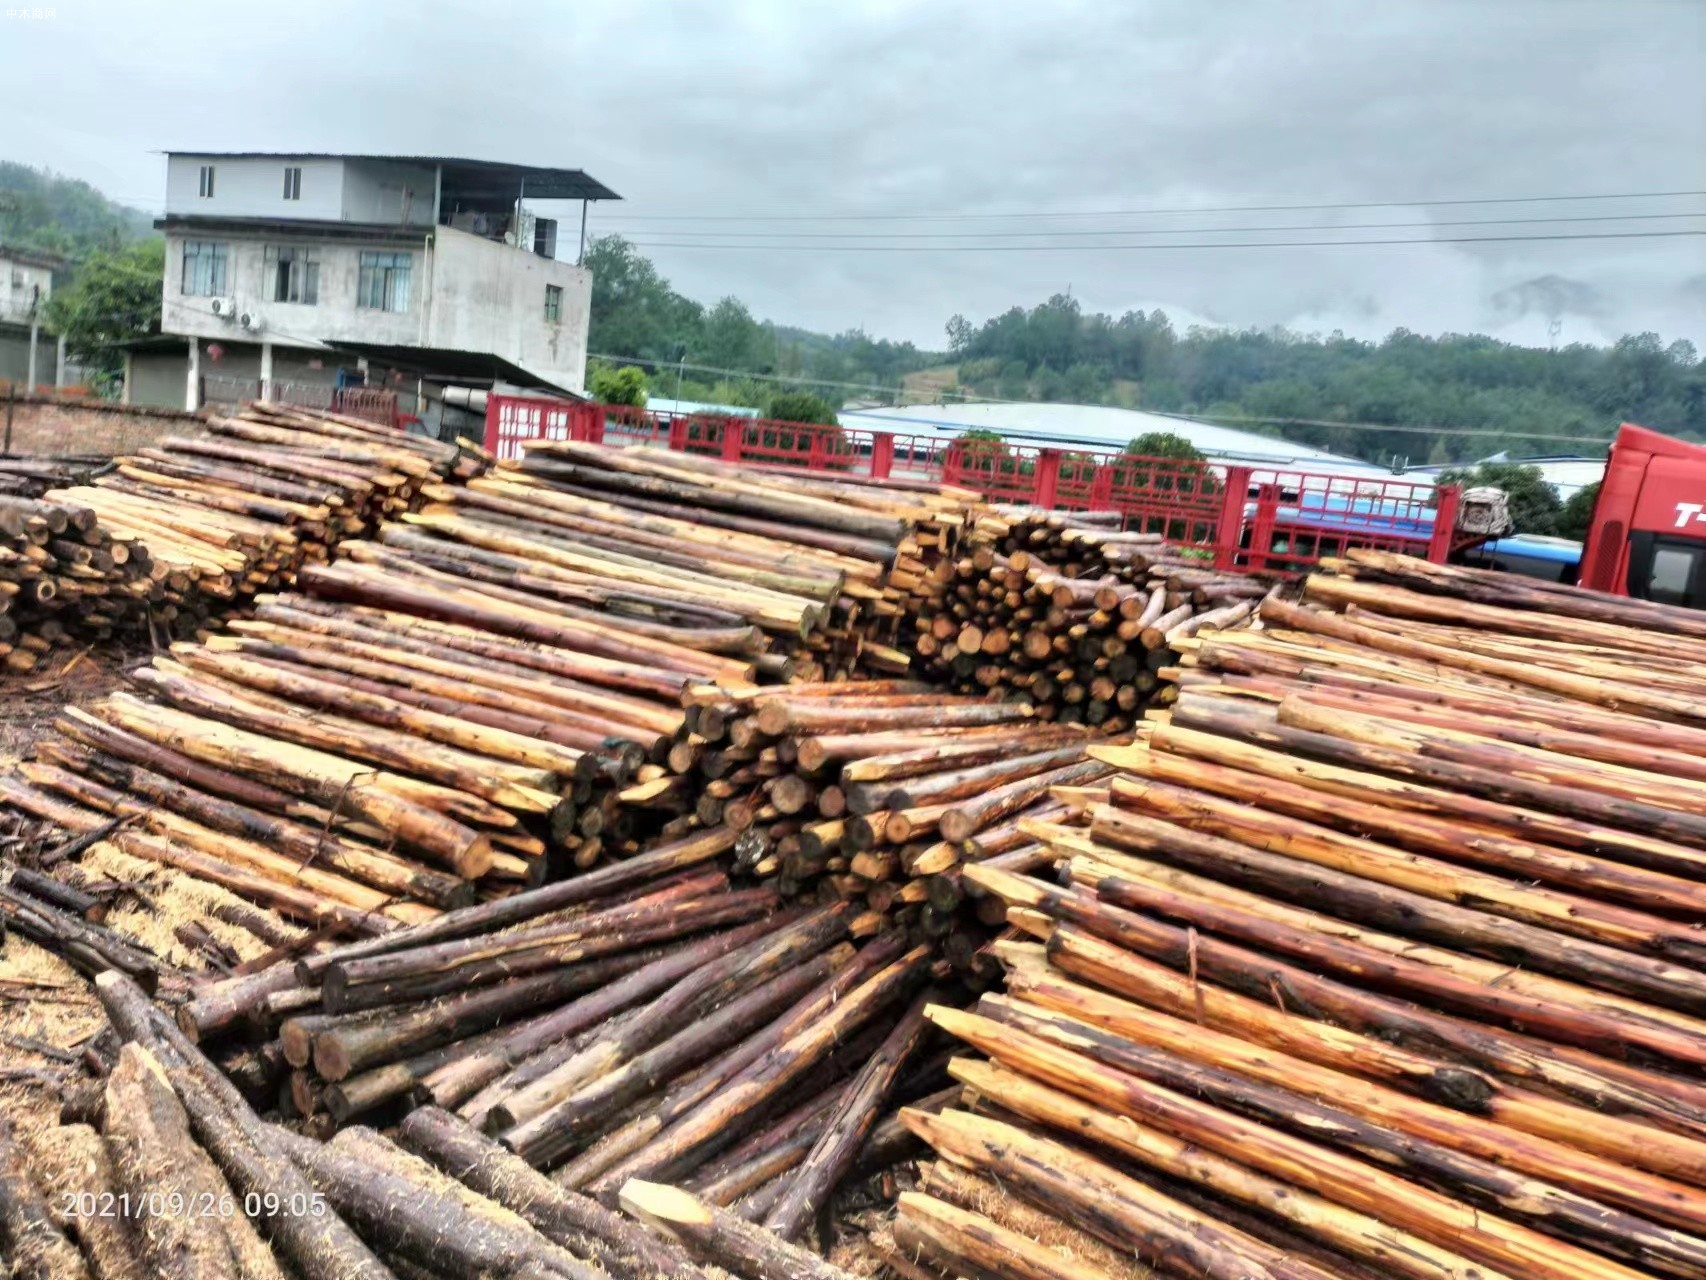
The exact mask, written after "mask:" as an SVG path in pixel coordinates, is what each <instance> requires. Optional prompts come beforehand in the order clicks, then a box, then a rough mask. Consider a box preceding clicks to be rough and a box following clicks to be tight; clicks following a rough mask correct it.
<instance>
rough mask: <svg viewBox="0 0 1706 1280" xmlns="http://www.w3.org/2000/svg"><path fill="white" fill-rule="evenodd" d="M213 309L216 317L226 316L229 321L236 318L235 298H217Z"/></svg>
mask: <svg viewBox="0 0 1706 1280" xmlns="http://www.w3.org/2000/svg"><path fill="white" fill-rule="evenodd" d="M212 307H213V314H214V315H216V316H224V317H225V318H226V319H227V320H232V319H235V318H236V315H237V302H236V300H235V299H233V298H215V299H214V300H213V303H212Z"/></svg>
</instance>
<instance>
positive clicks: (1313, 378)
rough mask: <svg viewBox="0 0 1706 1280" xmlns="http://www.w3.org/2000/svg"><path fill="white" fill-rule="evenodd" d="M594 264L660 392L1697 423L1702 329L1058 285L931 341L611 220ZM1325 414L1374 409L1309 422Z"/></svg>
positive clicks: (1445, 434) (1396, 431) (599, 285)
mask: <svg viewBox="0 0 1706 1280" xmlns="http://www.w3.org/2000/svg"><path fill="white" fill-rule="evenodd" d="M588 263H589V265H591V266H592V268H593V314H592V350H593V351H595V352H603V353H606V354H608V355H613V356H619V357H640V358H643V359H645V360H648V361H652V362H654V363H653V365H652V366H651V368H650V372H651V384H652V392H653V394H654V395H666V396H667V395H673V394H674V392H675V388H676V383H677V379H676V365H677V362H685V365H686V370H685V373H684V375H683V376H682V378H681V387H682V395H683V396H684V397H685V398H688V399H709V400H717V401H723V402H728V403H737V404H750V405H755V406H760V407H762V406H763V405H764V404H766V403H767V397H768V396H769V395H770V394H771V393H772V391H773V388H774V384H771V383H766V382H763V381H759V380H751V379H742V378H740V377H739V376H738V375H736V374H733V373H728V372H715V371H712V369H714V370H743V371H748V372H751V373H761V374H773V375H786V376H794V377H805V378H812V379H824V380H827V381H828V382H832V383H851V384H860V385H859V386H842V387H836V386H822V387H818V388H814V389H816V390H818V391H819V392H820V393H821V394H823V395H824V396H825V397H826V398H829V399H831V400H834V401H836V402H837V403H840V402H842V401H846V400H851V399H861V398H885V393H884V391H874V390H870V389H869V388H870V387H871V386H875V387H878V388H883V389H885V390H886V397H894V396H898V395H899V394H901V389H902V386H903V384H904V386H905V387H906V388H907V390H908V393H909V394H910V395H911V397H912V398H913V399H938V398H952V397H954V396H955V395H964V396H970V397H980V398H992V399H1002V400H1052V401H1071V402H1074V403H1078V404H1118V405H1124V406H1126V407H1129V408H1143V409H1153V410H1159V411H1163V412H1173V413H1186V414H1192V415H1197V416H1201V417H1205V418H1212V419H1216V420H1222V421H1227V422H1230V423H1234V424H1236V425H1239V426H1243V427H1245V428H1247V429H1250V430H1255V431H1264V432H1267V433H1269V434H1273V435H1284V436H1286V437H1287V438H1289V439H1293V440H1298V441H1302V442H1304V443H1308V444H1314V445H1318V446H1321V447H1324V448H1330V449H1334V450H1337V451H1340V452H1344V453H1350V454H1355V455H1358V456H1361V457H1365V458H1369V459H1370V460H1378V461H1382V462H1392V461H1393V460H1394V459H1403V460H1408V461H1409V462H1410V463H1412V464H1416V463H1422V462H1436V463H1443V462H1459V461H1465V460H1471V459H1475V458H1484V457H1487V456H1489V455H1490V454H1494V453H1497V452H1499V451H1501V450H1506V451H1509V452H1510V453H1512V454H1520V455H1534V454H1560V453H1587V454H1592V453H1595V452H1597V451H1598V450H1597V448H1596V446H1595V445H1594V444H1592V443H1584V442H1590V441H1603V440H1606V439H1608V438H1609V437H1610V435H1611V434H1612V432H1613V431H1615V430H1616V427H1617V424H1618V422H1620V421H1623V420H1626V419H1627V420H1631V421H1636V422H1641V423H1644V424H1645V425H1647V426H1651V427H1656V428H1658V429H1660V430H1664V431H1670V432H1673V433H1676V434H1679V435H1686V436H1691V437H1695V438H1702V439H1706V363H1703V362H1702V360H1701V358H1700V354H1699V352H1697V351H1696V350H1695V348H1694V346H1693V344H1692V343H1689V342H1682V341H1677V342H1667V341H1666V340H1665V339H1664V338H1662V337H1661V336H1660V335H1658V334H1653V333H1643V334H1633V335H1630V336H1628V337H1625V338H1623V339H1621V340H1620V341H1619V342H1617V343H1616V344H1615V345H1613V346H1611V347H1592V346H1587V345H1582V344H1576V345H1572V346H1568V347H1562V348H1559V349H1557V350H1546V349H1542V348H1533V347H1521V346H1515V345H1513V344H1511V343H1507V342H1500V341H1497V340H1496V339H1493V338H1488V337H1481V336H1477V335H1463V334H1445V335H1442V336H1440V337H1425V336H1423V335H1421V334H1415V333H1410V332H1408V331H1407V330H1403V329H1400V330H1397V331H1395V332H1394V333H1392V334H1391V335H1389V336H1388V337H1387V338H1385V339H1384V340H1383V341H1380V342H1364V341H1359V340H1357V339H1353V338H1346V337H1344V336H1342V335H1339V334H1334V335H1331V336H1328V337H1319V336H1308V335H1303V334H1296V333H1289V332H1286V331H1284V330H1279V329H1271V330H1224V329H1203V328H1192V329H1190V330H1187V331H1186V332H1183V333H1180V332H1179V331H1177V330H1176V329H1175V328H1174V327H1173V325H1172V323H1171V322H1170V321H1169V320H1168V318H1167V316H1166V315H1165V314H1163V313H1162V312H1160V311H1152V312H1149V313H1147V314H1146V313H1144V312H1141V311H1131V312H1127V313H1126V314H1124V315H1122V316H1119V317H1113V316H1108V315H1103V314H1099V313H1097V314H1086V313H1085V312H1083V311H1082V310H1081V309H1080V307H1079V305H1078V303H1077V301H1076V300H1074V299H1072V298H1069V297H1064V296H1060V295H1057V296H1055V297H1053V298H1050V299H1049V300H1048V301H1047V302H1044V303H1042V304H1041V305H1039V306H1036V307H1033V308H1031V309H1029V310H1027V309H1025V308H1024V307H1014V308H1012V309H1011V310H1009V311H1007V312H1004V313H1003V314H1001V315H999V316H996V317H995V318H994V319H992V320H989V321H987V322H985V323H984V324H982V325H973V324H971V323H970V322H969V321H967V320H965V319H964V318H963V317H960V316H955V317H954V318H953V319H952V320H950V321H949V322H948V325H947V337H948V341H949V348H950V349H949V351H948V353H946V354H940V353H933V352H929V351H924V350H920V349H919V348H917V347H915V346H913V344H911V343H908V342H900V343H897V342H888V341H884V340H880V339H873V338H871V337H869V336H867V335H866V334H864V333H862V332H859V331H857V330H854V331H849V332H847V333H843V334H839V335H836V336H834V337H830V336H828V335H824V334H816V333H810V332H807V331H805V330H800V329H792V328H788V327H786V326H782V325H776V324H771V323H768V322H762V321H760V320H758V319H757V318H756V317H754V316H753V315H752V314H751V312H750V311H749V310H748V309H747V308H746V307H745V305H743V304H742V303H741V302H739V301H738V300H737V299H735V298H732V297H730V298H724V299H723V300H722V301H720V302H718V303H716V304H715V305H714V306H710V307H707V306H704V305H702V304H700V303H698V302H694V301H692V300H690V299H688V298H684V297H682V296H681V295H680V294H679V293H676V292H675V290H674V289H672V288H671V287H670V284H669V281H667V280H666V279H664V278H663V277H662V276H661V275H660V274H659V273H658V271H657V269H656V268H655V267H654V266H653V265H652V263H651V262H650V261H649V260H648V259H646V258H645V257H644V256H642V255H641V254H640V253H639V252H638V251H636V250H635V249H634V248H633V246H632V245H630V244H628V243H627V242H626V241H624V240H622V239H621V238H620V237H618V236H606V237H603V238H602V239H599V240H595V241H594V242H593V243H592V245H591V247H590V248H589V251H588ZM695 365H699V366H710V367H711V368H710V369H706V368H702V369H700V370H698V371H696V370H695V369H694V368H693V366H695ZM925 371H929V372H925ZM909 375H910V376H909ZM1321 422H1353V423H1368V424H1377V425H1375V426H1373V427H1354V428H1353V427H1340V426H1320V425H1310V424H1312V423H1321ZM1382 427H1384V428H1385V429H1382ZM1430 428H1431V430H1430ZM1440 428H1444V429H1445V430H1443V431H1442V430H1439V429H1440ZM1454 431H1462V432H1466V433H1472V434H1463V435H1456V434H1451V432H1454ZM1560 437H1561V438H1560Z"/></svg>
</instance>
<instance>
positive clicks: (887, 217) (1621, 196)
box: [621, 191, 1706, 222]
mask: <svg viewBox="0 0 1706 1280" xmlns="http://www.w3.org/2000/svg"><path fill="white" fill-rule="evenodd" d="M1703 195H1706V191H1620V192H1606V193H1603V194H1599V195H1579V196H1487V197H1483V198H1481V199H1476V200H1467V199H1454V200H1371V201H1361V202H1346V203H1340V204H1229V205H1197V206H1195V207H1189V208H1172V209H1083V210H1054V211H1041V210H1036V211H1026V212H1021V213H799V214H739V213H653V214H623V215H622V216H621V220H622V221H624V222H973V221H989V220H1005V219H1009V218H1127V217H1139V216H1143V215H1147V214H1163V213H1300V212H1306V211H1314V210H1326V209H1401V208H1406V207H1408V208H1447V207H1451V206H1454V205H1471V204H1560V203H1565V202H1568V201H1574V200H1675V199H1681V198H1684V197H1688V196H1703Z"/></svg>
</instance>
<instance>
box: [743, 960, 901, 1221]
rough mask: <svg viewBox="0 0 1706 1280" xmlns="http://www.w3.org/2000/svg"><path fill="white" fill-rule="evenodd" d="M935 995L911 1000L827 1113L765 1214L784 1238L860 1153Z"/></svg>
mask: <svg viewBox="0 0 1706 1280" xmlns="http://www.w3.org/2000/svg"><path fill="white" fill-rule="evenodd" d="M933 994H934V993H932V992H925V993H923V994H922V995H920V996H918V997H917V998H916V999H914V1000H913V1002H912V1005H911V1006H910V1007H909V1008H908V1009H907V1011H906V1012H905V1013H903V1014H902V1015H901V1016H900V1020H899V1021H898V1022H896V1023H895V1025H894V1029H893V1030H892V1031H890V1032H889V1035H888V1038H887V1039H885V1040H884V1041H883V1043H882V1044H881V1045H880V1046H878V1048H877V1051H876V1053H874V1054H872V1055H871V1060H870V1061H869V1062H867V1063H866V1064H865V1066H864V1068H863V1069H862V1070H861V1071H860V1072H859V1074H858V1075H857V1076H856V1077H855V1078H854V1080H853V1084H852V1087H851V1088H850V1089H849V1090H848V1092H847V1094H846V1095H845V1096H844V1097H843V1098H842V1100H841V1102H840V1103H839V1104H838V1105H837V1107H836V1109H835V1111H833V1112H832V1113H831V1114H830V1117H829V1120H828V1121H827V1123H826V1124H825V1125H824V1130H823V1135H822V1136H821V1137H820V1138H819V1139H818V1140H817V1145H816V1146H814V1147H813V1148H812V1149H811V1152H810V1153H809V1154H808V1155H807V1156H806V1159H805V1162H804V1163H803V1164H802V1165H801V1166H800V1168H799V1171H798V1172H797V1173H795V1174H794V1176H793V1178H792V1179H790V1180H789V1182H788V1189H787V1190H786V1191H785V1192H784V1193H783V1194H782V1198H781V1200H780V1201H779V1202H778V1203H777V1205H776V1207H775V1208H773V1209H772V1210H771V1211H770V1214H769V1216H768V1217H766V1218H765V1220H764V1226H765V1228H766V1229H767V1230H770V1231H774V1232H776V1234H778V1235H780V1236H782V1237H783V1238H784V1239H788V1240H792V1239H795V1238H796V1237H798V1236H799V1234H800V1233H801V1232H802V1231H804V1230H805V1229H806V1227H807V1226H809V1225H810V1224H811V1223H812V1222H813V1221H814V1220H815V1219H816V1218H817V1215H818V1213H819V1212H820V1211H821V1210H822V1209H823V1207H824V1206H825V1205H826V1204H828V1202H829V1197H830V1194H831V1193H832V1192H833V1191H834V1190H835V1187H836V1184H837V1183H839V1182H840V1181H841V1179H842V1176H843V1175H844V1174H846V1172H847V1171H848V1169H850V1168H851V1167H852V1165H853V1161H854V1160H855V1159H856V1158H857V1157H858V1155H859V1148H860V1147H861V1146H863V1145H864V1141H865V1136H866V1135H867V1134H868V1133H870V1131H871V1126H872V1125H874V1124H875V1123H876V1121H877V1112H878V1111H879V1110H880V1109H881V1108H882V1106H883V1104H884V1103H885V1102H886V1101H887V1099H888V1096H889V1091H890V1090H891V1089H893V1088H894V1084H895V1081H896V1079H897V1078H898V1077H899V1075H900V1072H901V1070H902V1069H903V1068H904V1067H905V1066H906V1063H907V1059H908V1058H910V1057H911V1056H912V1053H913V1051H914V1050H916V1049H917V1048H918V1045H919V1042H920V1041H921V1040H922V1039H923V1038H924V1034H925V1031H926V1028H927V1024H926V1022H925V1020H924V1009H925V1006H926V1005H928V1004H929V1003H930V1002H931V1000H932V998H933Z"/></svg>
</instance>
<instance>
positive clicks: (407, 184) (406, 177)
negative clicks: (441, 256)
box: [280, 160, 438, 227]
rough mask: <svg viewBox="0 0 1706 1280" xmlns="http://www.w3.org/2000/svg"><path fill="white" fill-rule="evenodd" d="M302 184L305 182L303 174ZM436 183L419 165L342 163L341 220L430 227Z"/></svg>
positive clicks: (434, 173) (431, 171)
mask: <svg viewBox="0 0 1706 1280" xmlns="http://www.w3.org/2000/svg"><path fill="white" fill-rule="evenodd" d="M280 181H281V182H282V181H283V179H282V178H281V179H280ZM302 181H303V182H304V183H306V182H307V181H308V175H307V174H306V173H304V174H303V175H302ZM437 182H438V171H437V170H436V169H431V168H427V167H425V166H422V165H409V164H393V163H390V162H387V161H381V160H346V161H345V162H344V202H343V213H342V217H343V220H344V221H345V222H385V223H391V222H400V223H407V224H408V225H410V226H417V227H430V226H432V201H433V193H434V188H435V187H436V185H437Z"/></svg>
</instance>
